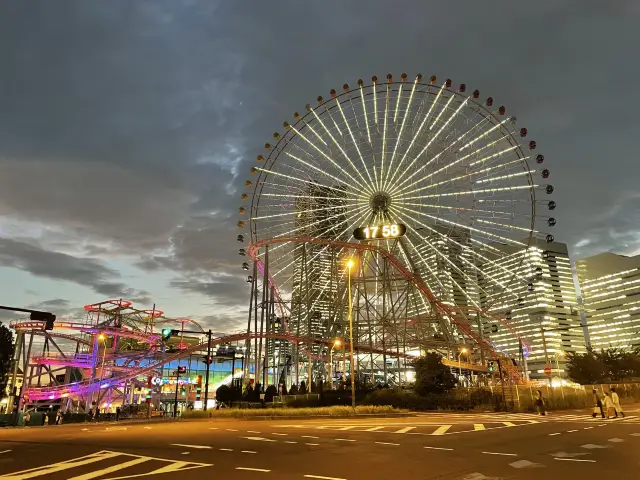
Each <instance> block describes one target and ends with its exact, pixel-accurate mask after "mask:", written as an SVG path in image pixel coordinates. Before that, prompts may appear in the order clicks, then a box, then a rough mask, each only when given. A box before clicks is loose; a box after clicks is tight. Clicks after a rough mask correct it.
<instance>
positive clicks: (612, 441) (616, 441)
mask: <svg viewBox="0 0 640 480" xmlns="http://www.w3.org/2000/svg"><path fill="white" fill-rule="evenodd" d="M607 441H608V442H611V443H621V442H624V440H623V439H621V438H610V439H609V440H607Z"/></svg>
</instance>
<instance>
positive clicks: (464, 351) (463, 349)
mask: <svg viewBox="0 0 640 480" xmlns="http://www.w3.org/2000/svg"><path fill="white" fill-rule="evenodd" d="M468 351H469V350H467V349H466V348H462V350H460V353H467V352H468Z"/></svg>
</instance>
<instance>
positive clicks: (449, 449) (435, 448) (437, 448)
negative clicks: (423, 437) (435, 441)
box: [424, 447, 453, 451]
mask: <svg viewBox="0 0 640 480" xmlns="http://www.w3.org/2000/svg"><path fill="white" fill-rule="evenodd" d="M424 448H428V449H429V450H448V451H451V450H453V448H444V447H424Z"/></svg>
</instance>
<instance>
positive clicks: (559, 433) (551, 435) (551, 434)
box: [549, 432, 562, 437]
mask: <svg viewBox="0 0 640 480" xmlns="http://www.w3.org/2000/svg"><path fill="white" fill-rule="evenodd" d="M554 435H562V433H561V432H557V433H550V434H549V436H550V437H553V436H554Z"/></svg>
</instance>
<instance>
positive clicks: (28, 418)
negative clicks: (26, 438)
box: [24, 412, 31, 427]
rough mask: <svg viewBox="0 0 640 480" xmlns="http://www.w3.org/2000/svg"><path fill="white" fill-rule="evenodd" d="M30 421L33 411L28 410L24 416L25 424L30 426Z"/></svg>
mask: <svg viewBox="0 0 640 480" xmlns="http://www.w3.org/2000/svg"><path fill="white" fill-rule="evenodd" d="M29 422H31V412H27V413H26V414H25V416H24V426H25V427H28V426H29Z"/></svg>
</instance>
